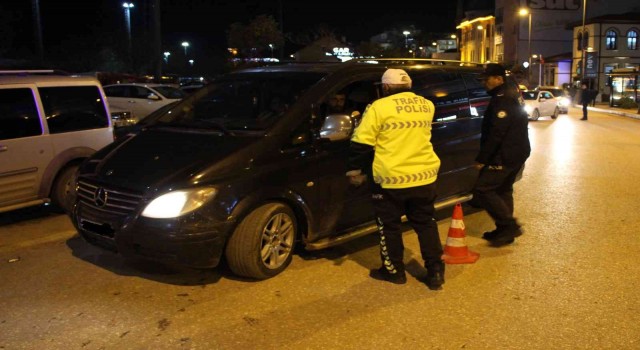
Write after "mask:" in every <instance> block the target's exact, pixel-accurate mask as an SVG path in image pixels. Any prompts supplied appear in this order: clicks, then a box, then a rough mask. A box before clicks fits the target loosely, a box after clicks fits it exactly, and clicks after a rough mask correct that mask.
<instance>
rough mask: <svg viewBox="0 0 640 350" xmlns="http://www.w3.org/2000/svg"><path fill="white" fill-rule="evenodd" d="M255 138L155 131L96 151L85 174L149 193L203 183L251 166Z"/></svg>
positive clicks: (142, 133)
mask: <svg viewBox="0 0 640 350" xmlns="http://www.w3.org/2000/svg"><path fill="white" fill-rule="evenodd" d="M258 139H259V138H258V137H256V136H242V137H239V136H231V135H222V134H220V133H217V132H214V133H212V132H186V131H172V130H163V129H161V128H154V129H148V130H144V131H141V132H140V133H138V134H136V135H132V136H129V137H126V138H124V139H123V140H121V141H119V142H116V143H113V144H111V145H110V146H109V147H107V148H105V149H102V150H100V151H99V152H97V153H96V154H95V155H94V157H92V159H91V161H90V162H87V163H85V166H84V167H83V169H82V170H81V175H85V174H87V175H88V174H90V175H89V176H91V177H95V179H96V180H97V181H98V182H100V183H104V184H111V185H113V186H115V187H119V188H123V189H128V190H135V191H138V192H141V193H142V192H147V191H149V190H150V189H151V190H153V189H155V190H163V189H164V190H167V189H170V188H175V187H180V186H189V185H190V184H194V183H204V182H206V181H208V180H211V179H212V178H217V177H224V176H228V174H229V173H230V172H233V171H235V170H237V169H238V168H242V167H246V165H247V162H251V161H252V158H251V153H255V150H253V151H252V150H251V145H254V144H255V143H256V142H255V141H256V140H258Z"/></svg>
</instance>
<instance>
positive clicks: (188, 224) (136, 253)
mask: <svg viewBox="0 0 640 350" xmlns="http://www.w3.org/2000/svg"><path fill="white" fill-rule="evenodd" d="M72 221H73V224H74V226H75V227H76V229H77V230H78V232H79V233H80V235H81V236H82V237H83V238H84V239H85V240H86V241H87V242H89V243H91V244H93V245H96V246H100V247H102V248H106V249H109V250H112V251H115V252H117V253H119V254H122V255H123V256H125V257H138V258H144V259H149V260H154V261H159V262H162V263H168V264H177V265H182V266H188V267H195V268H212V267H215V266H217V265H218V264H219V263H220V259H221V257H222V254H223V249H224V245H225V241H226V238H227V237H228V236H229V235H230V232H231V230H232V229H233V227H234V226H235V225H234V222H233V221H224V222H220V221H215V220H211V219H209V218H206V217H204V216H202V215H200V214H198V213H192V214H189V215H185V216H182V217H179V218H174V219H150V218H145V217H142V216H140V215H139V214H137V213H136V214H130V215H121V214H119V213H110V212H107V211H104V210H100V209H99V208H96V207H95V206H92V205H90V204H86V203H84V202H83V201H78V202H77V204H76V205H75V207H74V209H73V213H72Z"/></svg>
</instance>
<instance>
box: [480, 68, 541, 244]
mask: <svg viewBox="0 0 640 350" xmlns="http://www.w3.org/2000/svg"><path fill="white" fill-rule="evenodd" d="M483 81H484V85H485V88H486V89H487V91H488V92H489V95H491V101H490V102H489V106H488V107H487V110H486V111H485V114H484V119H483V121H482V136H481V138H480V151H479V153H478V156H477V157H476V162H477V165H476V167H477V168H478V169H479V174H478V180H477V182H476V185H475V187H474V193H473V196H474V202H476V203H477V204H479V205H480V206H481V207H483V208H484V209H485V210H486V211H487V213H488V214H489V215H490V216H491V218H492V219H493V220H494V222H495V225H496V229H495V230H494V231H490V232H485V233H484V235H483V236H482V237H483V238H484V239H486V240H488V241H489V242H490V243H491V245H492V246H496V247H497V246H502V245H505V244H510V243H512V242H513V241H514V239H515V238H516V237H518V236H520V235H521V234H522V230H521V229H520V225H519V224H518V223H517V221H516V219H515V218H514V217H513V183H514V182H515V181H516V177H517V175H518V173H519V172H520V170H521V169H522V168H523V167H524V163H525V161H526V160H527V158H528V157H529V154H530V153H531V146H530V144H529V131H528V117H527V114H526V112H525V111H524V109H523V108H522V104H521V97H520V95H519V94H518V92H517V90H516V88H515V87H509V86H508V84H506V72H505V69H504V68H503V67H502V66H501V65H499V64H495V63H490V64H487V65H486V67H485V70H484V74H483Z"/></svg>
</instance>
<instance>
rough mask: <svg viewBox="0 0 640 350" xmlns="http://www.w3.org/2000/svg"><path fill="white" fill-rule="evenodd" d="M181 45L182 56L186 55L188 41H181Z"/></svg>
mask: <svg viewBox="0 0 640 350" xmlns="http://www.w3.org/2000/svg"><path fill="white" fill-rule="evenodd" d="M182 47H184V57H187V47H189V42H188V41H183V42H182Z"/></svg>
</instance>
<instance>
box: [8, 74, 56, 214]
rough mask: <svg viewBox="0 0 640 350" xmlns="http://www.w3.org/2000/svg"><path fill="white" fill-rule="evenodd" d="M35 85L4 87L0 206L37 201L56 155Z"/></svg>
mask: <svg viewBox="0 0 640 350" xmlns="http://www.w3.org/2000/svg"><path fill="white" fill-rule="evenodd" d="M37 96H38V92H37V90H36V89H35V86H32V85H12V86H11V87H10V88H0V125H1V126H2V127H1V128H0V208H1V207H8V206H11V205H12V204H17V203H25V202H29V201H36V200H37V199H38V198H39V190H40V183H41V182H42V181H41V180H42V176H43V174H44V171H45V169H46V167H47V165H48V164H49V161H50V160H51V158H52V156H53V147H52V144H51V140H50V138H49V135H48V132H47V129H46V124H45V123H43V122H42V120H41V118H40V116H41V115H42V112H41V111H42V106H40V104H39V103H38V102H37V98H36V97H37Z"/></svg>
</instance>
